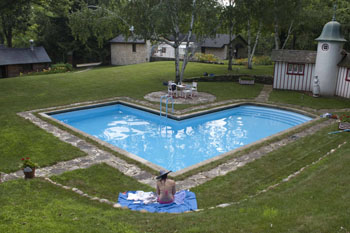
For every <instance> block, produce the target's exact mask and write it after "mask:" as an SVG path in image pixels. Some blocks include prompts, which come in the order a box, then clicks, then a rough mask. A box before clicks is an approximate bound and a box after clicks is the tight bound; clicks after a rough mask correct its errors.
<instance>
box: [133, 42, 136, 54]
mask: <svg viewBox="0 0 350 233" xmlns="http://www.w3.org/2000/svg"><path fill="white" fill-rule="evenodd" d="M132 51H133V52H134V53H136V44H132Z"/></svg>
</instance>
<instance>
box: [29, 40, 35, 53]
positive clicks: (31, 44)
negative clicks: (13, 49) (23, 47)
mask: <svg viewBox="0 0 350 233" xmlns="http://www.w3.org/2000/svg"><path fill="white" fill-rule="evenodd" d="M29 43H30V50H32V51H34V40H33V39H30V40H29Z"/></svg>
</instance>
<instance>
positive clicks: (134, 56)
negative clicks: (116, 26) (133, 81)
mask: <svg viewBox="0 0 350 233" xmlns="http://www.w3.org/2000/svg"><path fill="white" fill-rule="evenodd" d="M132 46H133V44H131V43H112V44H111V64H112V65H131V64H139V63H144V62H149V60H150V48H151V46H150V42H149V41H147V42H146V43H145V44H136V52H133V50H132Z"/></svg>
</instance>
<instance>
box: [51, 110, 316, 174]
mask: <svg viewBox="0 0 350 233" xmlns="http://www.w3.org/2000/svg"><path fill="white" fill-rule="evenodd" d="M50 115H51V117H53V118H55V119H57V120H59V121H61V122H63V123H65V124H67V125H69V126H71V127H74V128H76V129H78V130H80V131H82V132H84V133H87V134H89V135H92V136H94V137H96V138H98V139H100V140H103V141H105V142H107V143H110V144H111V145H114V146H116V147H118V148H121V149H122V150H125V151H127V152H129V153H131V154H133V155H136V156H138V157H141V158H143V159H145V160H147V161H149V162H151V163H153V164H156V165H157V166H160V167H162V168H165V169H169V170H172V171H179V170H181V169H184V168H187V167H190V166H192V165H195V164H197V163H200V162H202V161H205V160H208V159H210V158H213V157H215V156H218V155H220V154H223V153H225V152H229V151H232V150H234V149H236V148H239V147H242V146H244V145H247V144H250V143H253V142H255V141H258V140H260V139H262V138H265V137H268V136H271V135H274V134H276V133H279V132H281V131H284V130H286V129H288V128H291V127H294V126H297V125H300V124H302V123H305V122H307V121H310V120H312V118H311V117H308V116H305V115H302V114H299V113H295V112H290V111H285V110H280V109H274V108H268V107H261V106H253V105H242V106H238V107H234V108H229V109H225V110H221V111H218V112H212V113H207V114H204V115H200V116H195V117H191V118H188V119H184V120H174V119H170V118H165V117H160V116H159V115H156V114H154V113H150V112H147V111H143V110H140V109H137V108H133V107H130V106H126V105H123V104H114V105H107V106H99V107H93V108H88V109H81V110H76V111H68V112H61V113H57V114H50Z"/></svg>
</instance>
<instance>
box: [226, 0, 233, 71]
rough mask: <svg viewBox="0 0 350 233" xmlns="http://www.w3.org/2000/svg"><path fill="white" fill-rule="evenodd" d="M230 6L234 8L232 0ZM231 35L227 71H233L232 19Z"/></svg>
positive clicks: (231, 24)
mask: <svg viewBox="0 0 350 233" xmlns="http://www.w3.org/2000/svg"><path fill="white" fill-rule="evenodd" d="M229 6H230V7H231V6H232V0H230V1H229ZM230 16H231V14H230ZM229 20H230V32H229V33H230V35H229V37H230V38H229V44H228V67H227V70H232V57H233V56H232V33H233V23H232V18H231V17H230V19H229Z"/></svg>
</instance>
